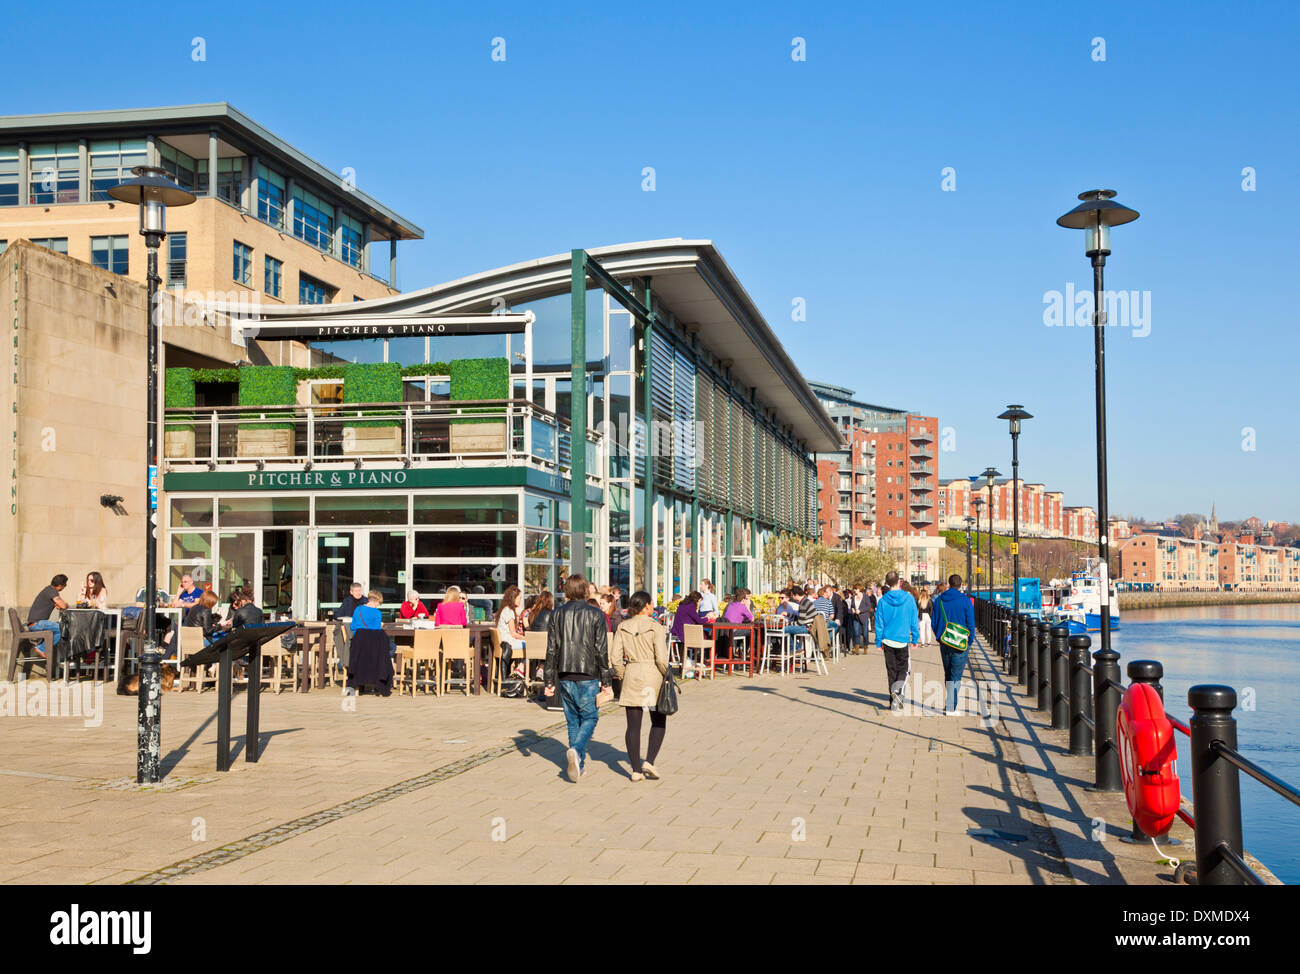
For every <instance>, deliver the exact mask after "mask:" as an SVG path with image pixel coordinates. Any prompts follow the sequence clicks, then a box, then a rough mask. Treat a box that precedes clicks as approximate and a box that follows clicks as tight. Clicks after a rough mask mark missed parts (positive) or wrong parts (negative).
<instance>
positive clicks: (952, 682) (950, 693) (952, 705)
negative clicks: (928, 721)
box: [934, 575, 975, 717]
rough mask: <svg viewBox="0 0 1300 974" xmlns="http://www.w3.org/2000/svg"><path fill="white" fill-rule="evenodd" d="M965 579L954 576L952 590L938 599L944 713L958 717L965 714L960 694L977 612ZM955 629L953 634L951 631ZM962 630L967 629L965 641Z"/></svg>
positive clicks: (948, 588)
mask: <svg viewBox="0 0 1300 974" xmlns="http://www.w3.org/2000/svg"><path fill="white" fill-rule="evenodd" d="M961 581H962V580H961V576H960V575H950V576H949V577H948V587H947V588H946V589H944V590H943V592H942V593H940V595H939V597H938V598H937V599H935V600H934V611H935V612H936V613H937V616H936V618H937V619H938V622H939V624H938V626H936V627H935V628H937V629H938V630H939V655H940V656H942V657H943V685H944V688H945V690H946V691H947V692H946V696H945V699H944V710H943V712H944V714H945V715H947V716H949V717H958V716H960V715H961V711H960V710H959V709H958V707H957V697H958V691H959V690H960V689H961V676H962V673H964V672H965V670H966V660H967V658H968V656H969V652H968V650H969V648H970V645H969V642H968V640H969V639H970V634H971V633H972V632H974V631H975V610H974V609H973V608H972V607H971V601H970V599H969V598H968V597H967V596H966V595H964V594H963V593H962V590H961ZM950 627H951V628H953V631H952V632H949V629H950ZM962 629H965V630H966V632H965V641H964V640H963V634H962V632H961V630H962Z"/></svg>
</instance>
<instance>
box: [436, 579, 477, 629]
mask: <svg viewBox="0 0 1300 974" xmlns="http://www.w3.org/2000/svg"><path fill="white" fill-rule="evenodd" d="M433 623H434V625H437V626H462V627H464V626H468V625H469V617H468V616H467V615H466V613H465V602H464V601H463V596H462V595H461V591H460V589H459V588H458V587H457V586H455V585H449V586H447V591H446V593H444V594H443V597H442V601H441V602H440V603H438V608H436V609H435V610H434V612H433Z"/></svg>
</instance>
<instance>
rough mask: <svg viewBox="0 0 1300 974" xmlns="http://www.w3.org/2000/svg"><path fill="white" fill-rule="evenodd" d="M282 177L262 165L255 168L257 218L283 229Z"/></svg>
mask: <svg viewBox="0 0 1300 974" xmlns="http://www.w3.org/2000/svg"><path fill="white" fill-rule="evenodd" d="M284 200H285V184H284V177H283V176H281V175H280V174H279V173H277V172H272V171H271V170H270V169H267V168H266V167H265V166H263V165H259V166H258V167H257V218H258V219H259V220H261V221H262V222H264V223H269V224H271V226H273V227H276V228H277V229H280V230H283V229H284Z"/></svg>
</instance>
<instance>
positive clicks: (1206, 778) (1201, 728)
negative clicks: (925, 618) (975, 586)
mask: <svg viewBox="0 0 1300 974" xmlns="http://www.w3.org/2000/svg"><path fill="white" fill-rule="evenodd" d="M975 625H976V628H977V629H978V630H979V631H980V633H981V635H983V636H984V638H985V639H986V640H987V641H988V642H989V643H990V644H991V645H993V646H994V647H995V649H996V651H997V653H998V655H999V656H1000V657H1001V660H1002V664H1003V671H1004V672H1005V673H1006V674H1008V676H1009V677H1015V678H1016V679H1017V682H1019V683H1022V684H1026V691H1025V692H1026V695H1027V696H1028V697H1029V698H1030V700H1031V701H1034V707H1033V709H1036V710H1042V711H1044V712H1045V714H1046V716H1047V717H1049V718H1050V721H1051V727H1052V729H1053V730H1066V731H1068V732H1069V750H1070V754H1072V755H1075V756H1080V757H1083V756H1087V755H1090V754H1091V755H1092V756H1093V774H1094V783H1093V790H1095V791H1110V792H1116V791H1122V790H1123V781H1122V778H1121V776H1120V766H1119V746H1118V744H1117V729H1116V728H1117V722H1118V716H1119V706H1120V702H1121V700H1122V698H1123V695H1124V692H1125V690H1126V689H1127V688H1126V687H1125V686H1124V684H1123V683H1122V682H1121V673H1120V668H1119V653H1116V652H1114V651H1113V650H1112V651H1110V652H1106V651H1102V650H1099V651H1097V652H1096V653H1092V654H1091V656H1089V652H1088V651H1089V649H1090V648H1091V646H1092V640H1091V639H1090V638H1089V637H1088V636H1087V635H1084V634H1082V633H1076V634H1073V635H1072V634H1070V631H1069V627H1068V626H1066V625H1063V624H1057V625H1051V624H1050V623H1048V622H1044V621H1041V620H1038V619H1035V618H1033V617H1031V616H1029V615H1026V614H1025V613H1021V614H1020V615H1019V616H1017V615H1016V614H1015V613H1013V612H1012V610H1011V609H1010V608H1009V607H1007V606H1004V605H998V604H997V603H995V602H990V601H988V600H987V599H984V598H979V597H977V598H976V599H975ZM1021 674H1024V676H1023V677H1022V676H1021ZM1128 676H1129V680H1130V682H1131V683H1146V684H1149V685H1151V686H1152V687H1154V688H1155V689H1156V691H1157V692H1158V693H1160V696H1161V698H1162V699H1163V697H1164V692H1163V688H1162V687H1161V685H1160V680H1161V678H1162V677H1163V676H1164V667H1163V666H1162V665H1161V664H1160V663H1159V662H1158V661H1155V660H1134V661H1133V662H1131V663H1129V664H1128ZM1187 703H1188V706H1190V707H1191V710H1192V717H1191V720H1190V721H1189V723H1188V724H1184V723H1183V722H1182V721H1180V720H1177V719H1176V718H1174V717H1173V716H1172V715H1169V721H1170V723H1171V724H1172V725H1173V727H1174V730H1175V731H1177V732H1179V733H1181V734H1183V735H1185V736H1186V737H1187V738H1188V740H1189V742H1190V744H1189V748H1190V751H1189V757H1190V762H1191V769H1192V813H1191V814H1189V813H1188V812H1186V811H1185V810H1184V809H1181V808H1180V809H1179V810H1178V817H1179V818H1181V819H1182V820H1183V821H1184V822H1186V823H1187V824H1188V825H1189V826H1190V827H1191V828H1192V831H1193V833H1194V835H1195V843H1196V882H1197V883H1198V884H1199V885H1202V886H1240V885H1254V886H1262V885H1264V884H1265V881H1264V880H1263V879H1262V878H1261V877H1260V876H1259V875H1258V874H1257V873H1256V872H1255V871H1254V870H1253V869H1251V868H1250V866H1249V864H1248V863H1247V862H1246V860H1245V856H1244V846H1243V842H1242V817H1241V784H1240V776H1239V772H1243V771H1244V772H1245V773H1246V774H1247V775H1249V776H1250V777H1251V778H1254V779H1255V780H1256V781H1258V782H1260V783H1261V784H1263V785H1264V786H1265V787H1267V788H1269V789H1270V790H1272V791H1273V792H1275V793H1277V794H1278V795H1281V796H1282V797H1283V798H1285V799H1286V800H1287V801H1289V802H1291V803H1292V804H1293V805H1300V790H1297V789H1296V788H1295V787H1294V786H1293V785H1291V784H1289V783H1288V782H1286V781H1283V780H1282V779H1281V778H1279V777H1277V776H1276V775H1274V774H1272V773H1271V772H1269V771H1268V770H1267V769H1265V768H1264V767H1262V766H1261V765H1259V764H1257V763H1256V762H1254V761H1252V760H1251V759H1250V758H1248V757H1246V756H1245V755H1243V754H1242V753H1241V752H1240V751H1238V750H1237V721H1236V718H1235V717H1233V716H1232V711H1233V709H1234V708H1235V707H1236V706H1237V691H1236V690H1234V689H1233V688H1232V687H1228V686H1219V685H1215V684H1201V685H1198V686H1194V687H1192V688H1191V689H1190V690H1188V691H1187ZM1134 837H1135V838H1141V833H1140V832H1139V831H1138V829H1137V827H1136V825H1135V826H1134Z"/></svg>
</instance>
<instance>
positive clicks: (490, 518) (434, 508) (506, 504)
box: [318, 494, 519, 591]
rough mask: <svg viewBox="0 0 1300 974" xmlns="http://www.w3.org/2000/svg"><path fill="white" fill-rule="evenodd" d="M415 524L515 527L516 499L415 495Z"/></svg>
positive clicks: (495, 496) (517, 506)
mask: <svg viewBox="0 0 1300 974" xmlns="http://www.w3.org/2000/svg"><path fill="white" fill-rule="evenodd" d="M318 510H319V504H318ZM414 523H416V524H518V523H519V498H518V497H517V496H516V495H514V494H416V495H415V518H414ZM421 591H423V589H421Z"/></svg>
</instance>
